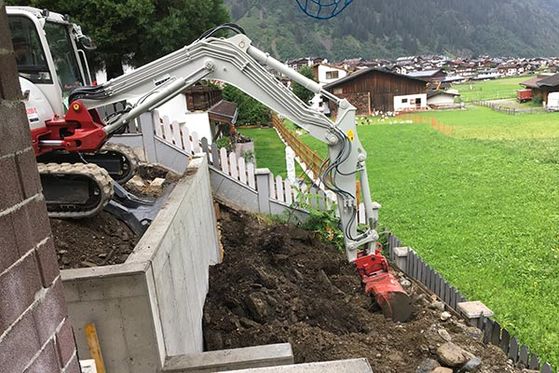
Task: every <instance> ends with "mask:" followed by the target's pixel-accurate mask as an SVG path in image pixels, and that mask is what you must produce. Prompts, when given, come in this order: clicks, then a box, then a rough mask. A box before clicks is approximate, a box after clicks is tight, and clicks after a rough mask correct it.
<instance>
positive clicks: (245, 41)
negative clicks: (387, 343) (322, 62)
mask: <svg viewBox="0 0 559 373" xmlns="http://www.w3.org/2000/svg"><path fill="white" fill-rule="evenodd" d="M225 27H226V28H229V29H233V30H235V31H237V32H238V33H237V35H234V36H232V37H229V38H217V37H213V36H212V34H213V33H214V32H215V31H217V30H218V29H219V28H216V29H215V30H213V31H210V32H208V33H206V35H205V36H204V37H202V38H200V39H198V40H196V41H195V42H193V43H192V44H190V45H188V46H185V47H184V48H181V49H180V50H177V51H175V52H173V53H171V54H168V55H166V56H164V57H161V58H159V59H158V60H155V61H153V62H151V63H149V64H147V65H144V66H142V67H140V68H138V69H136V70H135V71H133V72H131V73H128V74H125V75H122V76H120V77H118V78H115V79H112V80H110V81H108V82H106V83H104V84H101V85H99V86H96V87H83V88H78V89H76V90H75V91H73V92H72V94H71V96H70V101H71V102H76V103H77V102H80V103H81V104H82V105H84V106H85V107H87V109H89V110H90V109H95V108H98V107H101V106H105V105H108V104H111V103H115V102H120V101H127V102H135V104H133V105H130V106H129V107H128V108H127V109H126V110H125V111H123V112H121V113H119V114H118V115H116V116H113V117H112V118H111V120H109V121H108V122H107V123H106V124H105V127H104V129H103V130H104V132H105V133H106V135H107V137H108V136H110V135H111V134H113V133H115V132H117V131H119V130H120V129H121V128H122V127H123V126H125V125H127V124H128V123H129V122H130V121H132V120H134V119H135V118H137V117H138V116H140V115H141V114H142V113H145V112H147V111H150V110H153V109H155V108H156V107H158V106H160V105H162V104H163V103H165V102H167V101H169V100H170V99H172V98H173V97H175V96H176V95H178V94H179V93H181V92H182V91H184V89H185V88H187V87H189V86H191V85H193V84H194V83H196V82H198V81H200V80H218V81H223V82H226V83H228V84H231V85H234V86H236V87H237V88H239V89H241V90H242V91H244V92H245V93H247V94H248V95H250V96H252V97H253V98H255V99H256V100H258V101H260V102H261V103H262V104H264V105H266V106H267V107H269V108H270V109H272V110H274V111H275V112H277V113H279V114H281V115H282V116H284V117H286V118H288V119H290V120H291V121H292V122H293V123H295V124H296V125H297V126H299V127H300V128H302V129H304V130H306V131H307V132H308V133H309V134H310V135H311V136H313V137H314V138H316V139H317V140H319V141H321V142H323V143H326V144H327V145H328V149H329V162H328V163H327V164H326V165H325V166H324V167H323V170H322V174H321V175H320V178H321V181H322V183H323V184H324V186H326V188H327V189H329V190H331V191H332V192H334V193H335V194H336V196H337V202H338V203H337V205H338V210H339V215H340V220H341V227H342V231H343V234H344V241H345V249H346V254H347V258H348V260H349V261H350V262H353V263H355V264H356V266H357V270H358V272H359V273H360V275H361V278H362V280H363V282H364V284H365V286H366V289H368V290H367V292H369V293H374V294H375V298H376V299H377V302H378V303H379V304H380V305H381V306H383V309H384V310H385V313H386V311H387V309H388V310H389V311H390V313H389V316H392V317H393V318H394V314H395V313H397V312H394V311H393V309H394V307H396V306H398V305H394V304H392V303H390V302H391V301H390V299H389V298H390V296H389V294H388V293H398V294H400V295H402V294H405V292H404V291H403V290H402V288H401V287H400V285H399V283H398V282H397V281H396V280H395V279H394V278H393V277H392V275H391V274H390V273H389V271H388V266H387V263H386V260H385V259H384V257H382V254H381V253H380V251H379V250H377V249H376V247H375V245H374V244H375V242H376V241H377V240H378V234H377V232H376V231H375V230H374V226H373V209H372V201H371V193H370V190H369V182H368V178H367V170H366V167H365V160H366V158H367V154H366V152H365V150H364V149H363V147H362V145H361V143H360V141H359V137H358V134H357V130H356V124H355V111H356V110H355V107H353V106H352V105H351V104H350V103H349V102H348V101H347V100H345V99H339V98H337V97H336V96H334V95H332V94H331V93H330V92H328V91H325V90H324V89H323V88H322V87H321V86H320V85H319V84H317V83H316V82H314V81H312V80H310V79H308V78H306V77H304V76H303V75H301V74H299V73H298V72H296V71H294V70H292V69H290V68H289V67H287V66H286V65H284V64H283V63H281V62H280V61H278V60H276V59H274V58H272V57H270V56H269V55H268V54H267V53H265V52H262V51H261V50H259V49H258V48H256V47H254V46H253V45H252V42H251V40H250V39H249V38H248V37H247V36H246V35H244V33H242V29H240V28H239V27H238V26H234V25H226V26H225ZM221 28H223V26H222V27H221ZM270 70H273V71H275V73H279V74H283V75H284V76H287V77H288V78H290V79H291V80H292V81H295V82H297V83H299V84H301V85H302V86H304V87H305V88H307V89H308V90H310V91H312V92H314V93H320V94H321V95H323V96H324V97H326V98H328V99H329V100H330V101H332V102H333V103H334V104H336V105H337V107H338V115H337V118H336V121H335V122H333V121H331V120H330V119H329V118H328V117H326V116H325V115H323V114H321V113H319V112H317V111H314V110H312V109H311V108H309V107H308V106H307V105H306V104H304V103H303V102H302V101H301V100H300V99H299V98H298V97H297V96H295V95H294V94H293V93H292V92H291V90H290V89H288V88H287V87H285V86H284V85H283V84H282V83H281V82H280V81H279V80H278V79H276V77H275V75H274V74H273V73H272V72H271V71H270ZM77 100H79V101H77ZM357 179H359V180H360V181H361V187H362V188H361V190H362V200H363V201H364V205H365V215H366V218H367V221H368V222H369V225H368V227H367V229H366V230H365V232H363V233H358V232H357V198H356V181H357ZM383 276H388V278H385V277H383ZM372 280H374V282H375V284H377V285H378V281H381V286H380V287H379V286H377V285H375V286H371V281H372ZM367 284H368V285H367ZM384 285H388V287H386V286H384ZM379 294H381V295H382V294H384V295H383V296H382V297H381V298H380V299H379V296H378V295H379ZM406 299H407V296H406ZM387 301H388V304H386V305H385V304H383V303H386V302H387ZM408 303H409V302H408ZM408 307H409V304H408ZM404 313H406V314H407V316H409V312H408V311H406V312H404ZM407 316H406V318H407ZM400 318H401V317H400Z"/></svg>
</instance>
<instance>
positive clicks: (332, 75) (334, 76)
mask: <svg viewBox="0 0 559 373" xmlns="http://www.w3.org/2000/svg"><path fill="white" fill-rule="evenodd" d="M338 76H339V72H338V71H337V70H335V71H326V79H338Z"/></svg>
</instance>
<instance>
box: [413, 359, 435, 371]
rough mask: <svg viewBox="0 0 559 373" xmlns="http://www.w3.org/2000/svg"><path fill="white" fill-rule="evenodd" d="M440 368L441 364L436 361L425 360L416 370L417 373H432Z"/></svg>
mask: <svg viewBox="0 0 559 373" xmlns="http://www.w3.org/2000/svg"><path fill="white" fill-rule="evenodd" d="M440 366H441V364H439V362H438V361H436V360H433V359H425V360H423V361H422V362H421V364H419V366H418V367H417V369H416V370H415V373H431V372H432V371H433V370H434V369H435V368H438V367H440Z"/></svg>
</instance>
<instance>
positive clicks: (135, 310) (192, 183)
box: [62, 158, 219, 373]
mask: <svg viewBox="0 0 559 373" xmlns="http://www.w3.org/2000/svg"><path fill="white" fill-rule="evenodd" d="M189 169H192V171H193V172H194V173H192V174H190V175H188V176H187V177H186V178H184V179H183V180H181V181H180V182H179V183H178V184H177V185H176V187H175V189H174V190H173V192H172V193H171V195H170V196H169V199H168V201H167V202H166V203H165V205H164V206H163V208H162V209H161V211H160V212H159V214H158V216H157V217H156V219H155V220H154V222H153V223H152V225H151V226H150V227H149V229H148V230H147V232H146V233H145V234H144V236H143V237H142V239H141V240H140V242H138V244H137V246H136V248H135V250H134V252H133V253H132V254H131V255H130V256H129V258H128V259H127V261H126V262H125V263H123V264H119V265H113V266H105V267H96V268H80V269H73V270H63V271H62V280H63V285H64V293H65V296H66V299H67V304H68V309H69V314H70V320H71V321H72V325H73V326H74V328H75V331H76V339H77V343H78V351H79V356H80V358H81V359H87V358H89V357H90V354H89V351H88V348H87V344H86V341H85V336H84V333H83V327H84V326H85V324H86V323H89V322H94V323H95V325H96V327H97V331H98V334H99V340H100V343H101V348H102V352H103V356H104V359H105V363H106V365H107V371H109V372H119V373H121V372H122V373H143V372H146V373H147V372H149V373H153V372H156V371H158V370H160V369H161V368H162V367H163V364H164V363H165V361H166V359H167V357H168V356H172V355H180V354H188V353H196V352H202V350H203V337H202V309H203V305H204V301H205V296H206V294H207V291H208V286H209V282H208V281H209V276H208V267H209V266H210V265H212V264H215V263H217V262H218V260H219V242H218V235H217V228H216V217H215V210H214V208H213V201H212V195H211V188H210V180H209V171H208V167H207V161H206V158H197V159H193V160H192V161H191V162H190V164H189Z"/></svg>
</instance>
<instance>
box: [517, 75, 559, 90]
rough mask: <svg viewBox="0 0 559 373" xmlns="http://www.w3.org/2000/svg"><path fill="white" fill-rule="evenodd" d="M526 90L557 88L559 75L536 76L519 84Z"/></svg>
mask: <svg viewBox="0 0 559 373" xmlns="http://www.w3.org/2000/svg"><path fill="white" fill-rule="evenodd" d="M520 85H523V86H525V87H527V88H541V87H557V86H559V74H555V75H551V76H537V77H534V78H532V79H529V80H526V81H525V82H522V83H520Z"/></svg>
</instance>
